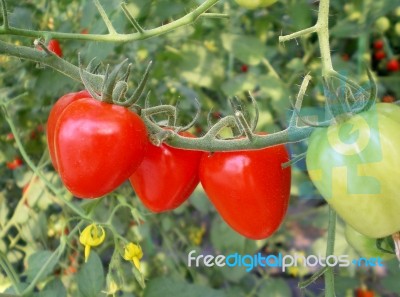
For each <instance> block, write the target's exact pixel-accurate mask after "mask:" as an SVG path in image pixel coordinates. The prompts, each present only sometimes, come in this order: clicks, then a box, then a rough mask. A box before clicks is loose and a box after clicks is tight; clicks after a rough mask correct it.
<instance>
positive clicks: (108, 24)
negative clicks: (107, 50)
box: [93, 0, 117, 35]
mask: <svg viewBox="0 0 400 297" xmlns="http://www.w3.org/2000/svg"><path fill="white" fill-rule="evenodd" d="M93 2H94V5H95V6H96V7H97V10H98V11H99V13H100V16H101V18H102V19H103V21H104V23H105V24H106V27H107V29H108V33H109V34H110V35H112V34H117V31H115V29H114V26H113V24H112V23H111V21H110V19H109V18H108V16H107V13H106V12H105V11H104V8H103V6H101V4H100V2H99V0H93Z"/></svg>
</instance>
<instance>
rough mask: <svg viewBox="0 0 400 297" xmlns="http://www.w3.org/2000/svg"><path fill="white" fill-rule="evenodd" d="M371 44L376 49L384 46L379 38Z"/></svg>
mask: <svg viewBox="0 0 400 297" xmlns="http://www.w3.org/2000/svg"><path fill="white" fill-rule="evenodd" d="M373 46H374V49H376V50H381V49H383V47H384V43H383V40H380V39H378V40H375V41H374V44H373Z"/></svg>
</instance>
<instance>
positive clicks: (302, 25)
mask: <svg viewBox="0 0 400 297" xmlns="http://www.w3.org/2000/svg"><path fill="white" fill-rule="evenodd" d="M293 2H294V3H293V4H292V5H290V6H289V15H290V19H291V21H292V22H293V25H294V28H295V30H302V29H306V28H308V27H310V26H311V25H312V20H313V17H312V15H311V12H312V9H311V7H310V4H309V3H308V1H306V0H301V1H293Z"/></svg>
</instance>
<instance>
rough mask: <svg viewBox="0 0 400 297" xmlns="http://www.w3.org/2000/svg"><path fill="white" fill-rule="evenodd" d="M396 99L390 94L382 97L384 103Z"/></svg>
mask: <svg viewBox="0 0 400 297" xmlns="http://www.w3.org/2000/svg"><path fill="white" fill-rule="evenodd" d="M395 101H396V98H394V97H393V96H392V95H385V96H383V98H382V102H384V103H393V102H395Z"/></svg>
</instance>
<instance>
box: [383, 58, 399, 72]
mask: <svg viewBox="0 0 400 297" xmlns="http://www.w3.org/2000/svg"><path fill="white" fill-rule="evenodd" d="M386 69H387V71H390V72H396V71H399V70H400V64H399V61H397V60H396V59H391V60H389V61H388V62H387V64H386Z"/></svg>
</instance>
